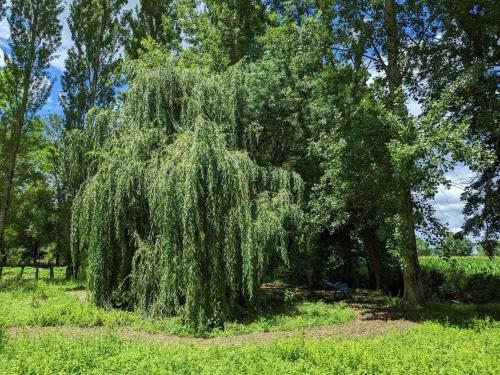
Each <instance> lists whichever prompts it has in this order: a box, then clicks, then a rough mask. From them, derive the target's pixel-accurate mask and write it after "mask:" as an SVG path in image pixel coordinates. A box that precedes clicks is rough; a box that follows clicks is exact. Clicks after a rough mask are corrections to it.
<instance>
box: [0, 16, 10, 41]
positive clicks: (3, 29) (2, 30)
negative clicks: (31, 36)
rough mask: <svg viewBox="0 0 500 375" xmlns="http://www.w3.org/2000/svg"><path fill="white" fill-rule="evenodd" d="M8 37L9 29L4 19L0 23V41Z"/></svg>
mask: <svg viewBox="0 0 500 375" xmlns="http://www.w3.org/2000/svg"><path fill="white" fill-rule="evenodd" d="M9 36H10V29H9V24H8V23H7V20H6V19H5V18H4V19H3V20H2V21H0V39H8V38H9Z"/></svg>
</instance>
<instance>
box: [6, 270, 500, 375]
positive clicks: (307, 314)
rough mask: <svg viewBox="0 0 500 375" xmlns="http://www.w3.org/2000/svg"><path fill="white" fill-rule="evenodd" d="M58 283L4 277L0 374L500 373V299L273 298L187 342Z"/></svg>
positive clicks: (168, 326) (174, 328)
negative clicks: (409, 304) (415, 302)
mask: <svg viewBox="0 0 500 375" xmlns="http://www.w3.org/2000/svg"><path fill="white" fill-rule="evenodd" d="M29 272H31V271H29V270H28V274H27V275H30V273H29ZM11 274H12V275H15V274H16V272H15V271H14V272H11ZM59 275H60V276H61V277H59V279H58V280H56V281H54V282H49V281H48V280H40V281H38V282H37V281H35V280H32V279H31V278H30V277H28V278H26V279H24V280H16V278H15V277H7V278H5V279H4V280H2V281H0V373H1V374H4V373H5V374H103V373H107V374H148V375H149V374H195V373H196V374H419V375H420V374H446V375H448V374H497V373H499V372H500V323H499V321H500V304H499V303H490V304H479V305H478V304H458V303H454V304H450V303H443V302H432V301H431V302H429V303H428V304H427V306H426V307H425V309H423V310H421V311H419V312H418V313H417V315H416V316H413V319H414V321H412V320H408V316H406V315H404V314H405V311H404V304H402V302H401V300H398V299H394V298H393V299H386V298H385V297H383V295H381V294H380V293H373V292H370V291H365V293H366V294H365V295H363V296H362V298H361V295H360V297H359V298H355V301H354V304H353V305H352V306H351V305H350V304H349V303H345V304H344V303H334V304H330V303H325V302H322V301H319V302H308V301H300V300H295V299H294V298H288V299H286V298H285V300H284V301H283V303H282V304H276V299H274V300H273V301H274V302H273V303H272V304H270V306H271V307H269V306H268V308H267V309H266V310H265V311H262V312H261V313H260V314H258V315H256V316H248V317H247V319H245V320H244V321H240V322H232V323H227V324H226V325H225V327H224V328H223V329H216V330H212V331H210V332H207V333H206V335H205V336H206V337H207V338H212V339H210V340H205V339H191V338H189V337H192V336H193V332H190V331H189V330H187V329H186V328H185V326H184V325H183V324H182V323H181V321H180V319H178V318H167V319H145V318H144V317H142V316H141V315H140V314H139V313H135V312H129V311H122V310H117V309H101V308H97V307H96V306H94V305H92V304H91V303H89V302H88V301H86V299H85V296H86V292H85V289H84V287H83V285H82V284H81V283H80V282H66V281H64V280H62V275H63V273H62V272H59ZM44 276H45V275H44ZM47 277H48V276H47ZM360 292H361V291H360ZM375 297H377V298H375ZM370 301H371V302H373V304H372V305H370ZM381 301H382V302H381ZM356 309H357V310H358V313H357V315H358V316H357V317H356V313H355V310H356ZM393 312H397V313H401V312H403V315H398V314H396V315H397V317H396V315H394V316H393V315H391V314H392V313H393ZM354 319H355V320H354ZM392 323H398V324H392ZM46 327H49V328H46ZM50 327H56V328H54V329H52V328H50ZM333 327H339V328H338V329H337V328H333ZM291 330H293V331H294V333H293V335H292V334H289V335H285V334H284V332H280V331H291ZM134 332H135V333H137V334H134ZM238 335H247V336H239V337H237V336H238ZM288 336H290V337H288ZM175 337H180V338H178V339H175Z"/></svg>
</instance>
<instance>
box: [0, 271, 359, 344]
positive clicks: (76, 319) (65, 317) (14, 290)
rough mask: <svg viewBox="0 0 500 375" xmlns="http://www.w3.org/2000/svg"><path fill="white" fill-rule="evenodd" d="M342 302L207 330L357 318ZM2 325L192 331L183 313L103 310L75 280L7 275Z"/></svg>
mask: <svg viewBox="0 0 500 375" xmlns="http://www.w3.org/2000/svg"><path fill="white" fill-rule="evenodd" d="M354 316H355V315H354V312H353V310H352V309H350V308H347V307H346V306H344V305H343V304H342V303H336V304H326V303H323V302H321V301H320V302H293V303H288V304H284V305H280V306H273V307H272V308H269V309H268V310H266V311H263V312H262V313H261V314H259V315H256V316H248V317H247V318H246V319H245V320H244V321H241V322H230V323H227V324H226V325H225V326H224V328H223V329H216V330H212V331H210V332H207V333H206V335H207V336H209V337H214V336H233V335H240V334H245V333H253V332H268V331H284V330H294V329H303V328H309V327H319V326H325V325H332V324H341V323H344V322H347V321H350V320H353V319H354ZM0 325H2V326H4V327H27V326H65V325H68V326H78V327H96V326H97V327H101V326H102V327H132V328H135V329H139V330H144V331H147V332H161V333H167V334H170V335H176V336H192V335H193V333H192V332H190V331H189V330H188V329H187V328H186V327H185V326H184V325H183V324H182V322H181V321H180V319H179V318H166V319H145V318H144V317H142V316H141V315H140V314H139V313H136V312H129V311H123V310H118V309H102V308H98V307H96V306H94V305H93V304H91V303H89V302H87V301H86V300H85V291H84V290H83V287H82V286H81V285H80V284H78V283H75V282H69V283H67V282H62V281H59V282H56V283H49V282H46V281H38V282H35V281H32V280H29V281H28V280H22V281H17V280H3V281H2V282H0Z"/></svg>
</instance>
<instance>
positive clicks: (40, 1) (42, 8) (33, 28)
mask: <svg viewBox="0 0 500 375" xmlns="http://www.w3.org/2000/svg"><path fill="white" fill-rule="evenodd" d="M61 12H62V7H61V0H12V1H11V2H10V5H9V6H7V8H6V14H7V20H8V23H9V27H10V38H9V51H10V53H9V56H8V58H7V65H6V70H7V71H8V75H7V82H6V83H5V85H4V89H5V91H4V93H5V95H6V101H7V102H8V106H9V108H8V110H7V111H6V113H4V116H7V119H6V121H7V123H8V127H9V129H8V137H7V139H6V148H7V152H6V160H5V164H4V168H3V170H2V171H1V172H2V187H1V192H0V194H1V195H0V197H1V201H0V257H4V255H5V254H4V241H3V235H4V229H5V223H6V218H7V213H8V211H9V202H10V197H11V192H12V182H13V178H14V173H15V169H16V160H17V155H18V152H19V148H20V145H21V142H22V138H23V130H24V128H25V126H26V125H27V124H29V123H30V121H32V119H33V116H34V115H35V114H36V112H37V111H38V110H39V109H41V108H42V106H43V105H44V104H45V102H46V101H47V98H48V96H49V94H50V91H51V89H52V81H51V77H50V75H49V73H48V68H49V64H50V61H51V60H52V59H53V58H54V57H55V53H56V51H57V49H58V48H59V46H60V44H61V24H60V22H59V18H58V17H59V14H60V13H61Z"/></svg>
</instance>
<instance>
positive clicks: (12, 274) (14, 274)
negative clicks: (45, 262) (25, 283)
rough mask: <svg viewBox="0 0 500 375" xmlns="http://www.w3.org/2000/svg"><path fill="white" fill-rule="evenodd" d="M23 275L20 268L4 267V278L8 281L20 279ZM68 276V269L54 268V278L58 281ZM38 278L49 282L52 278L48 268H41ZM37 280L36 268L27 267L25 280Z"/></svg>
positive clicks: (24, 274)
mask: <svg viewBox="0 0 500 375" xmlns="http://www.w3.org/2000/svg"><path fill="white" fill-rule="evenodd" d="M20 275H21V268H20V267H4V268H3V276H4V277H5V278H7V279H13V278H19V277H20ZM65 275H66V267H65V266H64V267H54V278H55V279H56V280H57V279H58V280H61V279H64V277H65ZM38 277H39V278H40V279H46V280H48V279H49V278H50V271H49V269H48V268H40V269H39V274H38ZM34 278H35V267H25V268H24V272H23V280H29V279H34Z"/></svg>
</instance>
